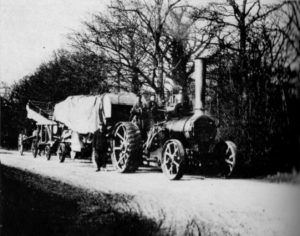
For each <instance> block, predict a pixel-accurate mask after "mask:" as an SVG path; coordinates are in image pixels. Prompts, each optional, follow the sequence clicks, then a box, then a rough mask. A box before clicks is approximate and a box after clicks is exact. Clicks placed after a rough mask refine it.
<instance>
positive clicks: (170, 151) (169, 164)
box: [161, 139, 185, 180]
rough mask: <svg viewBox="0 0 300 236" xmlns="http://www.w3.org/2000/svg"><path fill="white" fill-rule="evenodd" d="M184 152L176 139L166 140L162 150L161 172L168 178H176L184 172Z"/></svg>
mask: <svg viewBox="0 0 300 236" xmlns="http://www.w3.org/2000/svg"><path fill="white" fill-rule="evenodd" d="M184 160H185V152H184V147H183V145H182V143H181V142H180V141H179V140H177V139H170V140H168V141H167V142H166V143H165V144H164V146H163V151H162V165H161V168H162V170H163V173H164V174H165V175H166V176H167V177H168V178H169V179H170V180H178V179H180V178H181V177H182V176H183V173H184Z"/></svg>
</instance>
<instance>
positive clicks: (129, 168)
mask: <svg viewBox="0 0 300 236" xmlns="http://www.w3.org/2000/svg"><path fill="white" fill-rule="evenodd" d="M141 158H142V137H141V133H140V130H139V128H138V127H137V126H136V125H135V124H133V123H132V122H122V123H120V124H118V125H117V126H116V128H115V131H114V133H113V140H112V163H113V166H114V168H115V169H116V170H117V171H118V172H120V173H126V172H134V171H136V170H137V168H138V166H139V163H140V161H139V160H141Z"/></svg>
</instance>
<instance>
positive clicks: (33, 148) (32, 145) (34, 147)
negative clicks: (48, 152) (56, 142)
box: [31, 141, 38, 158]
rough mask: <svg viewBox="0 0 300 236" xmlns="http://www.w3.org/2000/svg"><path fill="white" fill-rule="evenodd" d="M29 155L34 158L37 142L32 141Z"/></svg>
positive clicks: (36, 152) (36, 151)
mask: <svg viewBox="0 0 300 236" xmlns="http://www.w3.org/2000/svg"><path fill="white" fill-rule="evenodd" d="M31 153H32V155H33V157H34V158H36V156H37V154H38V148H37V142H36V141H33V142H32V144H31Z"/></svg>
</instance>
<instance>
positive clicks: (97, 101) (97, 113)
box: [53, 93, 136, 134]
mask: <svg viewBox="0 0 300 236" xmlns="http://www.w3.org/2000/svg"><path fill="white" fill-rule="evenodd" d="M135 102H136V95H135V94H133V93H119V94H112V93H106V94H103V95H93V96H87V95H78V96H70V97H68V98H67V99H65V100H64V101H62V102H60V103H58V104H56V105H55V107H54V114H53V117H54V120H56V121H59V122H61V123H63V124H65V125H66V126H67V127H69V129H71V130H73V131H76V132H78V133H80V134H86V133H94V132H95V131H96V130H97V129H98V127H99V124H100V123H101V122H102V123H106V121H107V120H109V119H112V118H114V117H115V116H116V115H117V114H118V113H120V111H121V110H122V107H131V106H133V105H134V103H135ZM115 106H118V109H114V107H115ZM128 114H129V112H128Z"/></svg>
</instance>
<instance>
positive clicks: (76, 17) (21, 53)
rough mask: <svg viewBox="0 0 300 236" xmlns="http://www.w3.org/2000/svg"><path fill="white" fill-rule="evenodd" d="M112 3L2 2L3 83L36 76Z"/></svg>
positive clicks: (0, 65)
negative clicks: (72, 34)
mask: <svg viewBox="0 0 300 236" xmlns="http://www.w3.org/2000/svg"><path fill="white" fill-rule="evenodd" d="M107 2H108V3H109V1H108V0H0V81H2V82H5V83H8V84H9V85H10V84H12V83H13V82H14V81H17V80H19V79H21V78H22V77H24V76H25V75H28V74H32V73H34V71H35V70H36V68H37V67H38V66H39V65H40V64H41V63H43V62H47V61H48V60H49V59H50V58H51V55H52V54H53V51H54V50H56V49H59V48H64V47H66V45H67V39H66V35H67V34H68V33H70V32H71V30H72V29H75V30H77V29H80V27H82V26H81V22H82V21H83V20H85V19H88V16H89V14H90V13H93V12H97V11H103V10H104V9H105V4H106V3H107Z"/></svg>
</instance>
